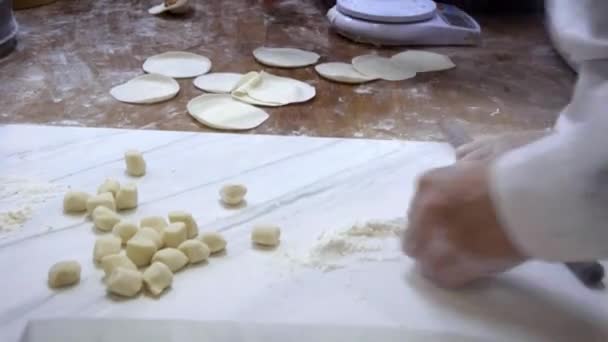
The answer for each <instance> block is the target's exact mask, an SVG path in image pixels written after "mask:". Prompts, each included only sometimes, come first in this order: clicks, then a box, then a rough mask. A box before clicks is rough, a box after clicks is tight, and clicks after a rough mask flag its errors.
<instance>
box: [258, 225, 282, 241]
mask: <svg viewBox="0 0 608 342" xmlns="http://www.w3.org/2000/svg"><path fill="white" fill-rule="evenodd" d="M280 238H281V228H279V227H278V226H274V225H269V224H263V225H262V224H260V225H257V226H255V227H253V230H252V231H251V241H253V242H254V243H256V244H258V245H262V246H269V247H272V246H276V245H278V244H279V239H280Z"/></svg>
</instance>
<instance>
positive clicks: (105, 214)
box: [91, 206, 121, 232]
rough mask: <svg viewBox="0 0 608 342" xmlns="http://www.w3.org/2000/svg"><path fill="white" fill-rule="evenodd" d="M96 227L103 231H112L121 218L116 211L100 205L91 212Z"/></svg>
mask: <svg viewBox="0 0 608 342" xmlns="http://www.w3.org/2000/svg"><path fill="white" fill-rule="evenodd" d="M91 216H92V218H93V223H95V227H96V228H97V229H99V230H100V231H102V232H109V231H111V230H112V229H113V228H114V226H115V225H116V224H117V223H118V222H120V220H121V218H120V215H118V214H117V213H116V212H115V211H113V210H111V209H108V208H107V207H104V206H98V207H97V208H95V210H93V213H92V214H91Z"/></svg>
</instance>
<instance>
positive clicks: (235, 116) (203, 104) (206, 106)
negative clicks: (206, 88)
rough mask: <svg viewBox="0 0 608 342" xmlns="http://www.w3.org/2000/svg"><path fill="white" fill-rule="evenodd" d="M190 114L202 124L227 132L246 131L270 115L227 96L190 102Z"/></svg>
mask: <svg viewBox="0 0 608 342" xmlns="http://www.w3.org/2000/svg"><path fill="white" fill-rule="evenodd" d="M188 113H190V115H192V117H194V118H195V119H196V120H197V121H199V122H200V123H202V124H204V125H206V126H209V127H212V128H216V129H225V130H246V129H252V128H255V127H257V126H259V125H261V124H262V122H264V121H266V119H268V113H266V112H265V111H263V110H261V109H260V108H257V107H254V106H251V105H248V104H246V103H243V102H239V101H236V100H234V99H233V98H232V97H231V96H230V95H225V94H204V95H201V96H198V97H195V98H193V99H192V100H190V102H188Z"/></svg>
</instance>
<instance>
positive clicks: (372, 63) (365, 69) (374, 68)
mask: <svg viewBox="0 0 608 342" xmlns="http://www.w3.org/2000/svg"><path fill="white" fill-rule="evenodd" d="M352 62H353V67H354V68H355V70H357V71H358V72H360V73H362V74H364V75H368V76H370V77H376V78H381V79H383V80H387V81H402V80H407V79H408V78H412V77H414V76H416V72H415V71H412V70H410V69H408V68H406V67H403V66H401V65H399V64H396V63H393V61H391V60H390V58H386V57H381V56H376V55H363V56H357V57H355V58H353V61H352Z"/></svg>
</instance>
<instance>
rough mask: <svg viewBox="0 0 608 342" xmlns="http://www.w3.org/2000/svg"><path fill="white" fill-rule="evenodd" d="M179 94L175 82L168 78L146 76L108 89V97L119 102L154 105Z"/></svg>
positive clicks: (156, 75)
mask: <svg viewBox="0 0 608 342" xmlns="http://www.w3.org/2000/svg"><path fill="white" fill-rule="evenodd" d="M178 92H179V84H178V83H177V81H175V80H174V79H172V78H171V77H168V76H163V75H159V74H146V75H141V76H137V77H135V78H133V79H131V80H129V81H127V82H126V83H123V84H120V85H117V86H115V87H114V88H112V89H110V95H112V97H113V98H115V99H117V100H118V101H121V102H127V103H156V102H162V101H165V100H168V99H170V98H172V97H174V96H175V95H177V93H178Z"/></svg>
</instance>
